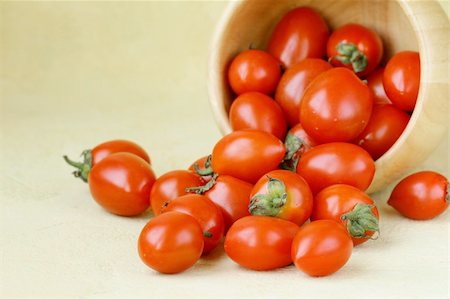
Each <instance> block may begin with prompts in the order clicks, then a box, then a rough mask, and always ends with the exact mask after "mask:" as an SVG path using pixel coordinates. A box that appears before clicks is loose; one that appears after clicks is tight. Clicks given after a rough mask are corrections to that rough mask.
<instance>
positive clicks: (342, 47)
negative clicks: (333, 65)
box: [334, 43, 368, 73]
mask: <svg viewBox="0 0 450 299" xmlns="http://www.w3.org/2000/svg"><path fill="white" fill-rule="evenodd" d="M336 50H337V52H338V54H339V55H336V56H335V57H334V58H335V59H336V60H338V61H340V62H341V63H342V64H345V65H349V64H351V65H352V68H353V71H354V72H355V73H360V72H362V71H364V70H365V69H366V67H367V64H368V60H367V57H366V55H364V53H362V52H361V51H359V49H358V47H357V46H356V45H355V44H352V43H340V44H338V45H337V46H336Z"/></svg>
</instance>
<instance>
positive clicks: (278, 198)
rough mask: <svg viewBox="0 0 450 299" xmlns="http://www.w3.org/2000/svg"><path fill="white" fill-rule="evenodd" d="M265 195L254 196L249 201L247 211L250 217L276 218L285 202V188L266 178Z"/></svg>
mask: <svg viewBox="0 0 450 299" xmlns="http://www.w3.org/2000/svg"><path fill="white" fill-rule="evenodd" d="M268 179H269V181H268V183H267V184H268V185H267V194H256V195H255V196H253V197H252V198H251V199H250V204H249V206H248V210H249V212H250V214H252V215H259V216H272V217H274V216H277V215H278V214H279V213H280V210H281V208H282V207H283V206H284V205H285V203H286V200H287V192H286V186H285V185H284V183H283V182H282V181H280V180H278V179H275V178H271V177H269V176H268Z"/></svg>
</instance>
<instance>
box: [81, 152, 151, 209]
mask: <svg viewBox="0 0 450 299" xmlns="http://www.w3.org/2000/svg"><path fill="white" fill-rule="evenodd" d="M154 182H155V174H154V173H153V170H152V168H151V167H150V164H148V162H147V161H145V160H144V159H142V158H140V157H138V156H136V155H133V154H130V153H115V154H111V155H109V156H107V157H106V158H104V159H103V160H101V161H100V162H99V163H97V164H96V165H95V166H94V167H93V168H92V169H91V171H90V172H89V177H88V183H89V190H90V191H91V194H92V197H93V198H94V199H95V201H96V202H97V203H98V204H99V205H100V206H102V207H103V208H104V209H106V210H107V211H108V212H110V213H113V214H116V215H120V216H136V215H139V214H141V213H142V212H144V211H145V210H147V208H148V207H149V206H150V201H149V197H150V190H151V189H152V186H153V184H154Z"/></svg>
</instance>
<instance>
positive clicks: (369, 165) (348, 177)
mask: <svg viewBox="0 0 450 299" xmlns="http://www.w3.org/2000/svg"><path fill="white" fill-rule="evenodd" d="M297 173H298V174H300V175H301V176H302V177H303V178H304V179H305V180H306V182H307V183H308V185H309V187H310V188H311V191H312V193H313V194H317V193H318V192H319V191H320V190H322V189H323V188H325V187H328V186H331V185H334V184H347V185H351V186H354V187H356V188H358V189H360V190H362V191H365V190H366V189H367V188H368V187H369V185H370V183H371V182H372V179H373V176H374V174H375V163H374V162H373V160H372V157H370V155H369V153H367V152H366V151H365V150H364V149H362V148H361V147H359V146H357V145H355V144H351V143H345V142H333V143H327V144H321V145H318V146H316V147H313V148H312V149H311V150H309V151H307V152H306V153H304V154H303V155H302V156H301V158H300V161H299V162H298V165H297Z"/></svg>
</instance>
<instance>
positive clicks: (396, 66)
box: [383, 51, 420, 111]
mask: <svg viewBox="0 0 450 299" xmlns="http://www.w3.org/2000/svg"><path fill="white" fill-rule="evenodd" d="M383 85H384V89H385V91H386V94H387V95H388V97H389V99H390V100H391V101H392V103H393V104H394V105H395V106H397V107H398V108H400V109H402V110H405V111H413V110H414V106H415V105H416V100H417V95H418V94H419V86H420V56H419V53H418V52H413V51H403V52H399V53H397V54H395V55H394V56H393V57H392V58H391V59H390V60H389V61H388V63H387V64H386V68H385V69H384V74H383Z"/></svg>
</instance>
